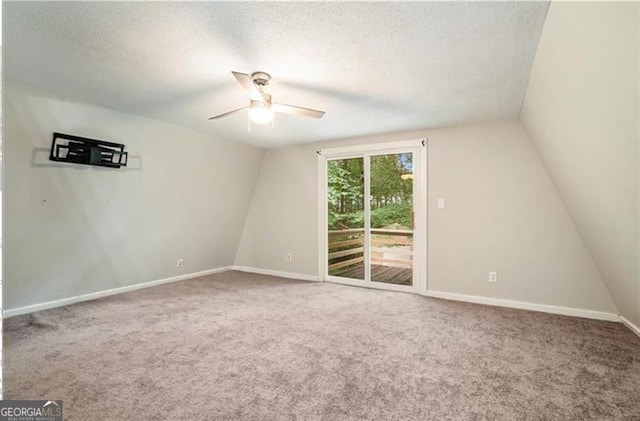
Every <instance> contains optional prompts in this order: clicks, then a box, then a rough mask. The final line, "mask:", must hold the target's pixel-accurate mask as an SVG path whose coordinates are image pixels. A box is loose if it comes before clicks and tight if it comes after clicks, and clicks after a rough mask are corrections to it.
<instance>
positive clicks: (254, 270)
mask: <svg viewBox="0 0 640 421" xmlns="http://www.w3.org/2000/svg"><path fill="white" fill-rule="evenodd" d="M231 269H232V270H238V271H240V272H248V273H258V274H260V275H270V276H279V277H280V278H290V279H298V280H301V281H316V282H317V281H318V277H317V276H315V275H305V274H302V273H293V272H281V271H279V270H271V269H260V268H252V267H248V266H233V267H232V268H231Z"/></svg>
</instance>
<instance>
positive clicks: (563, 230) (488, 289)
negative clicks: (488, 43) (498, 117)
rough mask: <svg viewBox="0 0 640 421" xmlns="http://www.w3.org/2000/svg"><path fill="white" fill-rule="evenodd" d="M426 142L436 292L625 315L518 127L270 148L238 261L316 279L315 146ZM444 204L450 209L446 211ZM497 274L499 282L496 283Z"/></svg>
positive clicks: (431, 263)
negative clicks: (439, 202) (289, 257)
mask: <svg viewBox="0 0 640 421" xmlns="http://www.w3.org/2000/svg"><path fill="white" fill-rule="evenodd" d="M422 137H427V138H428V139H429V146H428V148H429V149H428V200H429V205H428V212H429V221H428V271H427V272H428V283H429V289H431V290H436V291H446V292H453V293H460V294H470V295H476V296H484V297H493V298H501V299H510V300H518V301H525V302H532V303H539V304H550V305H558V306H566V307H573V308H579V309H588V310H596V311H605V312H613V313H615V312H616V309H615V306H614V305H613V303H612V302H611V299H610V297H609V294H608V293H607V291H606V289H605V288H604V286H603V284H602V281H601V279H600V276H599V274H598V272H597V270H596V268H595V266H594V265H593V263H592V261H591V259H590V257H589V255H588V253H587V251H586V250H585V248H584V246H583V244H582V241H581V240H580V238H579V236H578V234H577V232H576V230H575V227H574V225H573V224H572V222H571V219H570V218H569V216H568V214H567V212H566V210H565V208H564V207H563V205H562V202H561V201H560V198H559V197H558V195H557V193H556V191H555V189H554V188H553V185H552V184H551V181H550V180H549V178H548V176H547V174H546V172H545V170H544V168H543V167H542V164H541V162H540V160H539V157H538V156H537V154H536V152H535V150H534V149H533V147H532V146H531V144H530V142H529V140H528V138H527V135H526V133H525V132H524V130H523V129H522V127H521V126H520V124H519V123H517V122H508V123H496V124H491V125H485V126H473V127H462V128H455V129H441V130H429V131H424V132H412V133H396V134H391V135H383V136H376V137H369V138H359V139H350V140H344V141H334V142H325V143H321V144H315V145H306V146H299V147H289V148H283V149H277V150H269V151H267V152H266V155H265V158H264V161H263V165H262V168H261V170H260V175H259V177H258V183H257V185H256V191H255V193H254V196H253V199H252V202H251V207H250V210H249V213H248V215H247V221H246V223H245V227H244V232H243V234H242V241H241V243H240V246H239V248H238V253H237V256H236V263H235V264H236V265H239V266H248V267H256V268H261V269H268V270H276V271H286V272H293V273H300V274H306V275H317V262H316V259H317V247H318V245H317V244H318V235H317V228H316V227H317V207H318V200H317V170H316V159H317V158H316V152H315V151H316V149H318V148H323V147H329V146H337V145H345V144H356V143H359V144H364V143H374V142H380V141H395V140H408V139H417V138H422ZM439 197H443V198H445V199H446V203H447V207H446V209H437V206H436V199H437V198H439ZM289 252H291V253H293V255H294V260H293V261H292V262H286V258H285V257H286V253H289ZM493 270H497V271H498V272H499V282H498V283H496V284H490V283H489V282H488V281H487V280H488V272H489V271H493Z"/></svg>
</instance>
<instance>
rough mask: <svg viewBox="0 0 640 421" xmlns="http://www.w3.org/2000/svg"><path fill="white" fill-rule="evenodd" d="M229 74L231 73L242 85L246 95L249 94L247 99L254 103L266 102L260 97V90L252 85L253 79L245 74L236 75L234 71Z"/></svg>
mask: <svg viewBox="0 0 640 421" xmlns="http://www.w3.org/2000/svg"><path fill="white" fill-rule="evenodd" d="M231 73H233V75H234V76H235V77H236V79H237V80H238V82H240V85H242V87H243V88H244V90H245V91H247V93H248V94H249V98H251V99H252V100H254V101H260V102H266V101H265V99H264V97H263V96H262V92H260V89H258V87H257V86H256V84H255V83H253V79H252V78H251V76H249V75H248V74H246V73H238V72H234V71H232V72H231Z"/></svg>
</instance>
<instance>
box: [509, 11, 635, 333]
mask: <svg viewBox="0 0 640 421" xmlns="http://www.w3.org/2000/svg"><path fill="white" fill-rule="evenodd" d="M639 7H640V6H639V4H638V3H632V2H629V3H611V2H595V3H573V2H571V3H563V2H554V3H552V4H551V6H550V8H549V14H548V17H547V22H546V23H545V27H544V31H543V34H542V37H541V40H540V46H539V49H538V52H537V54H536V58H535V62H534V65H533V68H532V71H531V82H530V86H529V88H528V90H527V95H526V99H525V102H524V105H523V109H522V116H521V119H522V122H523V124H524V126H525V128H526V130H527V132H528V133H529V135H530V137H531V140H532V142H533V143H534V145H535V146H536V148H537V150H538V152H539V153H540V156H541V158H542V161H543V163H544V165H545V167H546V168H547V170H548V172H549V175H550V177H551V180H552V181H553V183H554V184H555V186H556V188H557V189H558V191H559V193H560V195H561V197H562V199H563V201H564V204H565V206H566V208H567V210H568V211H569V213H570V215H571V216H572V218H573V220H574V222H575V224H576V226H577V228H578V232H579V233H580V235H581V237H582V239H583V241H584V243H585V245H586V247H587V249H588V250H589V252H590V253H591V256H592V257H593V260H594V262H595V264H596V266H597V267H598V269H599V271H600V274H601V276H602V279H603V281H604V282H605V285H606V286H607V289H608V290H609V292H610V294H611V297H612V299H613V301H614V303H615V304H616V306H617V307H618V310H619V311H620V314H621V315H622V316H623V317H625V318H626V319H628V320H630V321H631V322H632V323H634V324H635V325H636V326H640V273H639V270H640V269H639V260H638V258H639V256H640V254H639V244H638V242H639V237H638V235H639V234H640V226H639V218H640V210H639V205H640V202H639V200H640V196H639V188H640V185H639V183H640V180H639V177H638V174H639V170H640V168H639V167H640V162H639V159H638V157H639V150H638V148H640V145H639V143H640V140H639V135H640V132H639V129H640V126H639V121H638V119H639V116H640V114H639V98H638V89H639V80H638V77H639V76H638V74H639V70H640V69H639V67H638V66H639V64H638V54H639V53H638V52H639V49H640V43H639V40H640V38H639V35H640V34H639V30H640V29H639V26H640V10H638V8H639Z"/></svg>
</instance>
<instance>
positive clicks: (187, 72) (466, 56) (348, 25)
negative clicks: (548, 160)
mask: <svg viewBox="0 0 640 421" xmlns="http://www.w3.org/2000/svg"><path fill="white" fill-rule="evenodd" d="M547 7H548V3H546V2H544V3H543V2H533V3H529V2H499V3H476V2H457V3H287V2H285V3H264V2H261V3H178V2H176V3H115V2H108V3H95V2H50V3H47V2H45V3H30V2H4V4H3V9H4V10H3V14H4V37H3V44H4V54H5V56H4V66H5V76H6V77H7V78H8V79H9V80H13V81H16V82H20V83H25V84H29V85H33V86H37V87H41V88H45V89H48V90H50V91H53V92H57V93H59V94H63V95H64V96H65V97H67V98H71V99H75V100H80V101H83V102H88V103H92V104H97V105H101V106H105V107H110V108H114V109H118V110H121V111H125V112H130V113H135V114H140V115H145V116H149V117H154V118H158V119H162V120H165V121H170V122H173V123H177V124H180V125H183V126H187V127H191V128H194V129H197V130H201V131H206V132H210V133H214V134H216V135H218V136H220V137H223V138H226V139H229V140H236V141H241V142H246V143H251V144H254V145H257V146H260V147H265V148H270V147H276V146H282V145H287V144H294V143H303V142H309V141H315V140H323V139H331V138H340V137H351V136H360V135H367V134H372V133H385V132H393V131H400V130H413V129H423V128H429V127H436V126H445V125H456V124H464V123H469V122H473V121H481V120H493V119H512V118H517V116H518V113H519V109H520V105H521V103H522V100H523V97H524V93H525V90H526V86H527V81H528V78H529V71H530V68H531V63H532V61H533V57H534V54H535V50H536V47H537V44H538V39H539V37H540V33H541V30H542V25H543V23H544V18H545V13H546V10H547ZM231 70H236V71H240V72H244V73H251V72H253V71H256V70H264V71H267V72H269V73H271V75H272V77H273V80H272V82H271V84H270V85H269V86H268V89H267V91H268V92H270V93H271V94H272V95H273V97H274V101H276V102H282V103H286V104H294V105H300V106H305V107H309V108H316V109H321V110H325V111H326V112H327V114H326V115H325V117H324V118H323V119H321V120H312V119H306V118H301V117H294V116H289V115H277V116H276V121H275V127H274V128H271V127H256V126H254V127H253V128H252V131H251V133H247V116H246V113H241V114H237V115H233V116H231V117H228V118H226V119H222V120H216V121H208V120H207V118H208V117H210V116H212V115H216V114H220V113H223V112H225V111H229V110H231V109H235V108H239V107H243V106H246V105H248V97H247V96H246V94H245V93H244V91H243V90H242V89H241V87H240V85H239V84H238V83H237V82H236V80H235V79H234V78H233V76H232V75H231Z"/></svg>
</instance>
